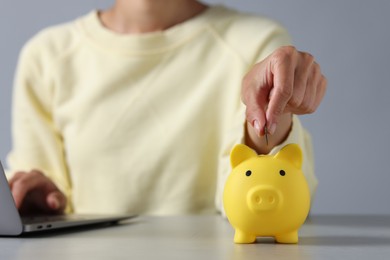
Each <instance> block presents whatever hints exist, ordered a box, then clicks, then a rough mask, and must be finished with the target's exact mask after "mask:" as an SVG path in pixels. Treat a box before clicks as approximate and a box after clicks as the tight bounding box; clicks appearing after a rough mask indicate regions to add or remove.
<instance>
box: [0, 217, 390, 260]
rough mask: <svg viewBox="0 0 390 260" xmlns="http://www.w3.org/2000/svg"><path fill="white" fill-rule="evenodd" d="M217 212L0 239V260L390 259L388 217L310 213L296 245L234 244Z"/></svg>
mask: <svg viewBox="0 0 390 260" xmlns="http://www.w3.org/2000/svg"><path fill="white" fill-rule="evenodd" d="M233 234H234V231H233V229H232V227H231V226H230V224H229V223H228V222H227V221H226V220H224V219H222V218H221V217H220V216H181V217H138V218H136V219H132V220H129V221H127V222H124V223H123V224H121V225H118V226H111V227H99V228H94V229H90V228H89V229H81V230H80V229H78V230H72V231H67V232H56V233H48V234H41V235H37V236H33V237H21V238H0V259H1V260H3V259H4V260H8V259H31V260H35V259H39V260H45V259H50V260H63V259H83V260H84V259H107V260H111V259H182V260H189V259H196V260H206V259H212V260H216V259H224V260H225V259H233V260H238V259H245V260H247V259H289V260H290V259H300V260H302V259H354V260H355V259H369V260H373V259H390V216H325V215H323V216H312V217H311V218H310V219H309V220H308V221H307V222H306V223H305V224H304V226H303V227H302V228H301V230H300V241H299V244H297V245H283V244H275V243H274V242H273V239H271V238H263V239H258V241H257V243H256V244H249V245H238V244H234V243H233Z"/></svg>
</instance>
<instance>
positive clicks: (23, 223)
mask: <svg viewBox="0 0 390 260" xmlns="http://www.w3.org/2000/svg"><path fill="white" fill-rule="evenodd" d="M133 217H135V215H129V214H125V215H77V214H73V215H72V214H70V215H49V216H29V217H21V216H20V214H19V211H18V209H17V208H16V205H15V201H14V199H13V196H12V193H11V189H10V187H9V185H8V181H7V178H6V176H5V173H4V169H3V165H2V164H1V161H0V236H19V235H22V234H29V233H33V232H42V231H48V230H55V229H63V228H71V227H78V226H87V225H94V224H96V225H97V224H116V223H118V222H120V221H122V220H125V219H130V218H133Z"/></svg>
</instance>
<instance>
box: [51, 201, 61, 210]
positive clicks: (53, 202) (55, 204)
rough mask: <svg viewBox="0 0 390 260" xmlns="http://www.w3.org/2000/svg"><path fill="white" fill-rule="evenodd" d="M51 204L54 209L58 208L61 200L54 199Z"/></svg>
mask: <svg viewBox="0 0 390 260" xmlns="http://www.w3.org/2000/svg"><path fill="white" fill-rule="evenodd" d="M50 204H51V205H50V207H51V208H52V209H58V208H59V207H60V202H59V201H58V200H53V201H52V202H51V203H50Z"/></svg>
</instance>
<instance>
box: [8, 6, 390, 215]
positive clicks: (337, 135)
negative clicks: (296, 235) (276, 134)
mask: <svg viewBox="0 0 390 260" xmlns="http://www.w3.org/2000/svg"><path fill="white" fill-rule="evenodd" d="M112 2H113V1H112V0H111V1H109V0H99V1H98V0H83V1H75V0H70V1H52V0H35V1H18V0H15V1H5V0H2V1H1V3H0V35H1V40H0V119H1V123H0V159H2V160H3V161H4V160H5V158H6V154H7V153H8V151H9V150H10V147H11V142H10V138H11V135H10V111H11V109H10V108H11V93H12V81H13V76H14V70H15V66H16V62H17V57H18V53H19V50H20V48H21V47H22V45H23V44H24V43H25V42H26V41H27V40H28V39H29V38H30V37H31V36H33V35H34V34H35V33H36V32H37V31H38V30H40V29H42V28H44V27H47V26H49V25H52V24H56V23H60V22H64V21H68V20H72V19H74V18H75V17H77V16H80V15H83V14H85V13H87V12H89V11H90V10H91V9H96V8H104V7H107V6H109V5H110V4H111V3H112ZM205 2H208V3H223V4H225V5H228V6H232V7H235V8H237V9H240V10H244V11H250V12H254V13H259V14H264V15H266V16H268V17H271V18H273V19H275V20H277V21H279V22H280V23H282V24H283V25H284V26H285V27H286V28H287V29H288V30H289V32H290V34H291V35H292V37H293V42H294V45H295V46H296V47H297V48H298V49H300V50H305V51H308V52H310V53H312V54H313V55H314V56H315V57H316V59H317V61H318V62H319V63H320V65H321V66H322V70H323V72H324V74H325V75H326V76H327V78H328V81H329V85H328V92H327V95H326V97H325V99H324V101H323V103H322V105H321V107H320V108H319V110H318V111H317V112H316V113H315V114H313V115H307V116H303V117H301V118H302V121H303V124H304V125H305V126H306V127H307V128H308V129H309V131H310V132H311V133H312V136H313V143H314V149H315V155H316V170H317V176H318V178H319V181H320V186H319V189H318V193H317V196H316V199H315V202H314V206H313V209H312V212H313V213H352V214H383V213H386V214H390V188H389V184H390V170H389V169H390V167H389V165H387V163H389V162H390V152H389V150H390V138H388V135H389V133H390V123H389V119H390V117H389V114H388V113H389V107H388V101H389V98H390V85H389V76H390V69H389V68H390V51H389V47H390V33H389V32H390V30H389V29H388V26H389V25H390V15H389V12H390V1H387V0H373V1H366V0H343V1H339V0H328V1H312V0H293V1H288V0H284V1H282V0H268V1H266V0H257V1H254V0H240V1H238V0H235V1H234V0H230V1H228V0H225V1H217V0H214V1H213V0H208V1H205ZM243 44H245V43H243Z"/></svg>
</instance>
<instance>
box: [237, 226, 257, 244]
mask: <svg viewBox="0 0 390 260" xmlns="http://www.w3.org/2000/svg"><path fill="white" fill-rule="evenodd" d="M255 241H256V236H255V235H252V234H248V233H245V232H242V231H241V230H239V229H236V233H235V234H234V243H237V244H250V243H253V242H255Z"/></svg>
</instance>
